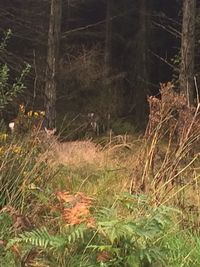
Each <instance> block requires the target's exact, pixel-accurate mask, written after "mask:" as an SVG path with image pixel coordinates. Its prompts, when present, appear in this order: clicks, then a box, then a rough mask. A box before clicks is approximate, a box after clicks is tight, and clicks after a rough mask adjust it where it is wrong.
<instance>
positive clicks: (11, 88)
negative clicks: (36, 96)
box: [0, 30, 30, 111]
mask: <svg viewBox="0 0 200 267" xmlns="http://www.w3.org/2000/svg"><path fill="white" fill-rule="evenodd" d="M10 36H11V30H8V31H7V33H6V35H5V37H4V39H3V41H2V42H1V44H0V53H2V52H3V51H4V50H5V48H6V44H7V41H8V39H9V38H10ZM9 71H10V70H9V68H8V66H7V64H4V65H0V111H2V110H4V109H5V108H6V106H7V105H8V104H10V103H11V102H12V101H13V100H14V99H15V98H16V97H17V95H18V94H19V93H21V92H23V90H24V89H25V86H24V84H23V80H24V77H25V76H26V74H27V73H28V72H29V71H30V65H29V64H27V65H26V67H25V68H24V70H23V71H22V73H21V75H20V77H18V78H17V79H16V81H15V82H14V83H13V84H11V85H10V82H9V78H10V75H9Z"/></svg>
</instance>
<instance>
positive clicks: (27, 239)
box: [7, 226, 85, 250]
mask: <svg viewBox="0 0 200 267" xmlns="http://www.w3.org/2000/svg"><path fill="white" fill-rule="evenodd" d="M70 228H71V229H70V233H69V234H68V233H66V234H64V235H60V236H54V235H50V234H49V233H48V231H47V229H46V228H42V229H36V230H34V231H31V232H24V233H22V234H20V235H19V237H17V238H13V239H11V240H10V241H9V242H8V245H7V248H10V247H12V246H13V245H14V244H16V243H26V244H30V245H32V246H36V247H40V248H43V249H47V248H48V249H53V250H59V249H61V248H64V247H66V246H67V245H69V244H72V243H75V242H77V241H78V240H80V239H81V240H83V239H84V231H85V228H84V227H82V226H75V227H70Z"/></svg>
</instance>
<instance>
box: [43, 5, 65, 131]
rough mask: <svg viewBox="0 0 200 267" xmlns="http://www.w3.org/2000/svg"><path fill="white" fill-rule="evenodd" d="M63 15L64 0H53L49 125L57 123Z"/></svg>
mask: <svg viewBox="0 0 200 267" xmlns="http://www.w3.org/2000/svg"><path fill="white" fill-rule="evenodd" d="M61 17H62V0H51V13H50V21H49V33H48V48H47V67H46V83H45V112H46V122H47V123H46V124H47V127H48V128H50V129H52V128H55V125H56V89H57V72H58V60H59V45H60V31H61Z"/></svg>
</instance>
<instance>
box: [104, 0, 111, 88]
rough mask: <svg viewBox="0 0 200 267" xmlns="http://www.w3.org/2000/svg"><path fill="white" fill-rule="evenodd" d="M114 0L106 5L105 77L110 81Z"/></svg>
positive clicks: (108, 0)
mask: <svg viewBox="0 0 200 267" xmlns="http://www.w3.org/2000/svg"><path fill="white" fill-rule="evenodd" d="M111 16H112V0H107V7H106V38H105V52H104V53H105V54H104V67H105V69H104V78H105V81H106V82H107V83H108V82H109V81H108V79H109V75H110V68H111V49H112V20H111Z"/></svg>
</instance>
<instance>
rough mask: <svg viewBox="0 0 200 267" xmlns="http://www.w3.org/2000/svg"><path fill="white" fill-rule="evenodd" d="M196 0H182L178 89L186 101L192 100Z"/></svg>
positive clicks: (193, 92)
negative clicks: (185, 97)
mask: <svg viewBox="0 0 200 267" xmlns="http://www.w3.org/2000/svg"><path fill="white" fill-rule="evenodd" d="M195 17H196V0H183V20H182V40H181V65H180V76H179V82H180V90H181V91H182V92H183V93H184V94H185V95H186V96H187V98H188V103H189V104H192V103H193V102H194V96H195V90H194V50H195Z"/></svg>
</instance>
